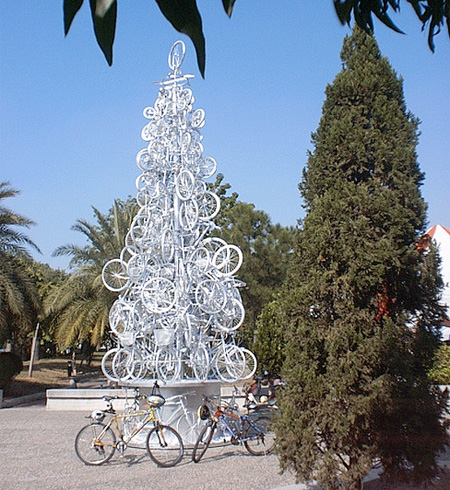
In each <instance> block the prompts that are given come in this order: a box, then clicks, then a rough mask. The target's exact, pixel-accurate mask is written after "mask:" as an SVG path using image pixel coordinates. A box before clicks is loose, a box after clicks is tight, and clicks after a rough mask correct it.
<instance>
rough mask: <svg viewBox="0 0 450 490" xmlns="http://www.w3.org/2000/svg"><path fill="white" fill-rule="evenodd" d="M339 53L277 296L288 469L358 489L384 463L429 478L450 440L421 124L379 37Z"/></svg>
mask: <svg viewBox="0 0 450 490" xmlns="http://www.w3.org/2000/svg"><path fill="white" fill-rule="evenodd" d="M341 59H342V63H343V68H342V71H341V72H340V73H338V75H337V76H336V78H335V80H334V82H333V83H332V84H331V85H329V86H328V87H327V88H326V100H325V102H324V105H323V112H322V117H321V120H320V123H319V127H318V129H317V132H316V133H315V134H313V136H312V140H313V144H314V150H313V152H312V153H311V154H309V157H308V162H307V167H306V169H305V171H304V173H303V179H302V182H301V184H300V185H299V188H300V192H301V194H302V197H303V199H304V203H305V208H306V211H307V212H306V217H305V219H304V221H303V223H302V227H301V230H300V233H299V239H298V242H297V244H296V249H295V253H294V257H293V262H292V266H291V268H290V271H289V274H288V279H287V281H286V286H285V290H284V298H285V300H284V301H282V302H280V301H279V304H280V305H282V306H281V307H282V308H283V309H284V314H286V318H287V320H286V322H287V323H286V327H285V345H286V353H285V354H286V360H285V362H284V366H283V377H284V378H285V381H286V388H285V390H284V391H283V394H282V395H281V407H282V415H281V416H280V417H279V420H278V422H277V425H276V432H277V436H278V454H279V457H280V464H281V467H282V468H283V469H291V470H294V472H295V473H296V475H297V478H298V479H299V480H303V481H307V480H310V479H316V480H317V481H318V482H319V483H320V484H321V485H322V486H323V487H324V488H330V489H331V488H344V487H345V488H360V485H361V480H362V478H363V477H364V475H366V474H367V473H368V471H369V470H370V468H371V466H372V465H373V463H374V461H381V463H382V465H383V468H384V472H385V476H386V477H391V478H396V479H398V478H400V477H402V478H403V477H405V478H416V479H419V480H423V479H427V478H431V477H432V476H433V474H434V472H435V471H436V466H435V456H436V454H437V452H438V450H439V449H440V447H441V446H442V444H443V441H444V436H445V431H444V429H443V427H442V425H441V423H440V416H441V414H442V411H443V410H444V400H443V398H442V396H441V395H440V394H439V391H438V390H436V389H434V388H433V387H432V386H431V385H430V383H429V381H428V379H427V376H426V373H427V370H428V369H429V367H430V365H431V361H432V357H433V355H434V352H435V350H436V348H437V346H438V338H439V332H438V329H437V325H439V320H440V319H441V318H442V315H443V311H442V308H441V307H440V306H439V303H438V300H439V294H440V289H439V288H440V286H441V284H440V281H439V276H438V271H437V262H436V260H434V261H433V260H432V258H430V256H427V255H426V254H424V253H423V250H422V249H421V247H420V246H419V245H417V243H418V241H419V239H420V237H421V236H422V235H423V233H424V230H425V226H426V204H425V202H424V200H423V198H422V196H421V192H420V186H421V184H422V182H423V179H424V176H423V174H422V173H421V172H420V169H419V165H418V163H417V155H416V145H417V141H418V120H417V119H416V118H414V117H413V116H412V115H411V114H410V113H409V112H408V111H407V109H406V105H405V102H404V95H403V86H402V80H401V79H400V78H398V77H397V75H396V73H395V72H394V70H393V69H392V67H391V66H390V64H389V62H388V61H387V59H386V58H384V57H382V56H381V54H380V52H379V49H378V46H377V43H376V41H375V40H374V39H373V38H372V37H371V36H368V35H367V34H366V33H364V32H363V31H362V30H360V29H359V28H355V29H354V31H353V33H352V35H351V36H349V37H346V39H345V40H344V44H343V48H342V52H341ZM425 262H427V264H425ZM430 264H431V265H430ZM425 266H426V269H427V271H428V272H427V274H424V268H425ZM430 267H431V270H432V274H431V276H432V277H433V278H434V279H430V273H429V271H430Z"/></svg>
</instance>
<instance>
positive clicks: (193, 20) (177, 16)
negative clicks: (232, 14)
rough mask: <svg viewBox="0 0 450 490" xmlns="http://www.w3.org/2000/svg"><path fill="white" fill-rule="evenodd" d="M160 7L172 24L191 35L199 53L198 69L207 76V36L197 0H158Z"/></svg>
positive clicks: (179, 30)
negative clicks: (204, 32)
mask: <svg viewBox="0 0 450 490" xmlns="http://www.w3.org/2000/svg"><path fill="white" fill-rule="evenodd" d="M156 3H157V4H158V7H159V9H160V10H161V12H162V14H163V15H164V17H165V18H166V19H167V20H168V21H169V22H170V23H171V24H172V26H173V27H174V28H175V29H176V30H177V31H178V32H181V33H182V34H186V35H187V36H189V37H190V39H191V40H192V42H193V43H194V47H195V51H196V54H197V64H198V69H199V70H200V73H201V75H202V77H203V78H205V64H206V54H205V36H204V35H203V27H202V18H201V16H200V13H199V11H198V8H197V3H196V1H195V0H156Z"/></svg>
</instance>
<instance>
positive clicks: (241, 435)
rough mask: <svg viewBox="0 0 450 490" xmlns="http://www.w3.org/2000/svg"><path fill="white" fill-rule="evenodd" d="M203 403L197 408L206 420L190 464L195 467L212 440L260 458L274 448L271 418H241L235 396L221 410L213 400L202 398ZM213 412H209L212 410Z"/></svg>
mask: <svg viewBox="0 0 450 490" xmlns="http://www.w3.org/2000/svg"><path fill="white" fill-rule="evenodd" d="M203 399H204V401H205V403H204V404H203V405H202V406H201V407H200V408H199V417H200V418H201V419H202V420H206V421H207V422H206V425H205V426H204V427H203V429H202V431H201V432H200V434H199V436H198V439H197V441H196V443H195V446H194V450H193V452H192V460H193V461H194V463H198V462H199V461H200V460H201V459H202V457H203V455H204V454H205V452H206V450H207V449H208V447H209V446H210V445H211V442H212V441H213V439H215V438H217V434H220V436H219V437H220V438H221V439H223V443H224V444H225V443H230V444H235V445H238V444H243V445H244V446H245V448H246V449H247V451H248V452H249V453H250V454H253V455H255V456H262V455H266V454H269V453H271V452H272V451H273V449H274V447H275V435H274V433H273V432H272V430H271V428H270V425H271V422H272V418H271V417H270V416H267V415H260V416H258V417H256V418H253V417H250V416H249V415H248V414H244V415H240V414H239V411H238V408H237V405H235V404H234V394H233V397H232V399H231V400H230V402H229V403H228V404H227V405H226V406H224V407H222V406H221V405H220V404H219V403H217V402H215V401H214V400H213V399H212V398H209V397H203ZM211 409H212V410H211Z"/></svg>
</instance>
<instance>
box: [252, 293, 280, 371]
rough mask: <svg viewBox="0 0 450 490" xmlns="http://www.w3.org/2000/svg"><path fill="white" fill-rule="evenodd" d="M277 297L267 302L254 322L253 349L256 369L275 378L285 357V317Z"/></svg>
mask: <svg viewBox="0 0 450 490" xmlns="http://www.w3.org/2000/svg"><path fill="white" fill-rule="evenodd" d="M280 302H281V300H280V299H278V301H277V300H275V301H272V302H270V303H267V304H266V305H265V306H264V308H263V310H262V312H261V314H260V315H259V316H258V320H257V322H256V325H257V328H256V335H255V336H256V340H255V343H254V344H253V351H254V353H255V355H256V357H257V359H258V371H259V372H260V373H262V372H264V371H267V372H268V373H269V374H268V377H269V378H272V379H273V378H276V377H277V376H279V375H280V373H281V366H282V365H283V362H284V359H285V348H286V345H285V340H284V326H285V324H286V323H285V322H286V318H285V316H284V315H283V309H282V308H281V307H280V304H279V303H280Z"/></svg>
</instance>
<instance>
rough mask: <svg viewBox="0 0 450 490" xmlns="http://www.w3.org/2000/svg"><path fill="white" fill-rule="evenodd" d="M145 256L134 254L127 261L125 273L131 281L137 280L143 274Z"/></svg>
mask: <svg viewBox="0 0 450 490" xmlns="http://www.w3.org/2000/svg"><path fill="white" fill-rule="evenodd" d="M145 264H146V256H145V255H144V254H136V255H133V257H131V258H130V260H129V261H128V263H127V273H128V276H129V278H130V279H131V280H132V281H135V282H136V281H139V279H141V278H142V277H144V274H145Z"/></svg>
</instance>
